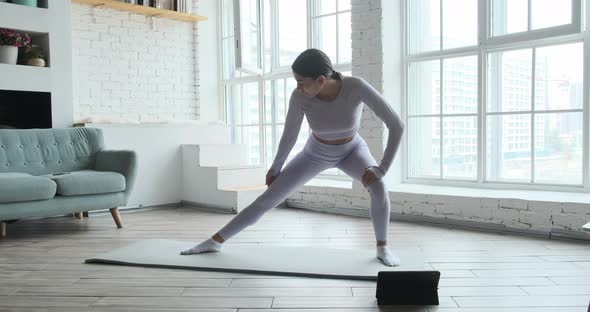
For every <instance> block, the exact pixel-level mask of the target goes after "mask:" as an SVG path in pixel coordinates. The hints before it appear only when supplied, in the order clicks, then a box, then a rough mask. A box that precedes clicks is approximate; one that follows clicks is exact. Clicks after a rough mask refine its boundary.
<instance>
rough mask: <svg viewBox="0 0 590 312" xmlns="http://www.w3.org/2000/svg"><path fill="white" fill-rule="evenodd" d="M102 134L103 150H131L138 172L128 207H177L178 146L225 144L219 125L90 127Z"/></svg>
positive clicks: (224, 131)
mask: <svg viewBox="0 0 590 312" xmlns="http://www.w3.org/2000/svg"><path fill="white" fill-rule="evenodd" d="M88 126H89V127H95V128H100V129H102V131H103V134H104V142H105V147H106V149H111V150H113V149H126V150H134V151H135V152H136V153H137V158H138V168H137V173H138V174H137V177H136V180H135V186H134V189H133V192H132V194H131V198H130V199H129V203H128V206H131V207H137V206H154V205H162V204H170V203H179V202H180V201H181V200H182V199H183V198H182V184H181V183H182V153H181V145H182V144H223V143H228V142H229V141H228V139H227V138H228V137H229V136H228V132H227V128H226V127H225V126H224V125H221V124H217V125H215V124H205V123H195V124H194V125H181V124H178V125H173V124H161V125H157V124H152V125H148V124H144V125H117V124H94V125H88Z"/></svg>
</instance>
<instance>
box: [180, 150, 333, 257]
mask: <svg viewBox="0 0 590 312" xmlns="http://www.w3.org/2000/svg"><path fill="white" fill-rule="evenodd" d="M329 167H330V164H325V163H322V162H317V161H314V160H311V159H310V158H309V157H308V156H307V155H306V154H305V152H303V151H302V152H300V153H299V154H297V155H296V156H295V158H293V160H292V161H291V162H289V163H288V164H287V165H286V166H285V168H284V169H283V171H282V172H281V173H280V174H279V176H278V177H276V179H275V180H274V181H273V182H272V184H271V185H270V186H269V187H268V188H267V189H266V191H264V193H262V194H261V195H260V196H259V197H258V198H256V200H254V202H252V204H250V205H249V206H248V207H246V208H244V210H242V211H241V212H240V213H238V215H236V216H235V217H234V218H233V219H232V220H231V221H230V222H229V223H228V224H227V225H225V226H224V227H223V228H222V229H221V230H219V232H217V234H215V235H214V238H217V237H221V238H222V242H224V241H226V240H228V239H230V238H232V237H233V236H234V235H236V234H238V233H239V232H240V231H242V230H243V229H245V228H246V227H248V226H250V225H253V224H254V223H256V221H258V220H259V219H260V217H262V215H263V214H265V213H266V212H268V211H269V210H271V209H273V208H274V207H276V206H277V205H278V204H280V203H281V202H282V201H283V200H285V199H286V198H287V196H289V194H291V193H292V192H293V191H294V190H296V189H297V188H298V187H300V186H301V185H303V184H305V182H307V181H309V180H310V179H311V178H313V177H314V176H316V175H317V174H318V173H320V172H322V171H323V170H325V169H327V168H329ZM220 249H221V243H220V242H218V241H215V240H214V239H212V238H209V239H208V240H206V241H204V242H202V243H201V244H199V245H196V246H195V247H193V248H191V249H188V250H185V251H182V252H181V254H183V255H189V254H196V253H201V252H208V251H219V250H220Z"/></svg>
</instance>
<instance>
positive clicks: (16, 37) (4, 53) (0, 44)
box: [0, 28, 31, 65]
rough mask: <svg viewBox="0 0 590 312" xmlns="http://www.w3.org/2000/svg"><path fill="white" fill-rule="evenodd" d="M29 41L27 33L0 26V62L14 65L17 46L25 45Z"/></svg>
mask: <svg viewBox="0 0 590 312" xmlns="http://www.w3.org/2000/svg"><path fill="white" fill-rule="evenodd" d="M30 43H31V38H30V37H29V35H27V34H24V35H22V34H19V33H18V32H16V31H14V30H10V29H5V28H0V63H5V64H12V65H16V60H17V59H18V48H21V47H26V46H28V45H29V44H30Z"/></svg>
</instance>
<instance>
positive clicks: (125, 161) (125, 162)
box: [94, 150, 137, 197]
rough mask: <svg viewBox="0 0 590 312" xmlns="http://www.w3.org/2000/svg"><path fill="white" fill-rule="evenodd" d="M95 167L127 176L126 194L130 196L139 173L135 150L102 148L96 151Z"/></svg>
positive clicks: (98, 169)
mask: <svg viewBox="0 0 590 312" xmlns="http://www.w3.org/2000/svg"><path fill="white" fill-rule="evenodd" d="M94 169H95V170H97V171H112V172H118V173H120V174H122V175H123V176H124V177H125V184H126V187H125V195H126V197H129V194H130V193H131V190H132V189H133V185H134V183H135V176H136V174H137V155H136V154H135V152H134V151H126V150H117V151H115V150H100V151H98V153H96V164H95V166H94Z"/></svg>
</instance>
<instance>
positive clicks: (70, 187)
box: [46, 170, 126, 196]
mask: <svg viewBox="0 0 590 312" xmlns="http://www.w3.org/2000/svg"><path fill="white" fill-rule="evenodd" d="M46 177H48V178H49V179H51V180H53V181H55V183H57V194H58V195H62V196H74V195H88V194H104V193H116V192H122V191H124V190H125V187H126V186H125V177H124V176H123V175H122V174H120V173H117V172H110V171H94V170H80V171H73V172H65V173H56V174H52V175H46Z"/></svg>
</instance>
